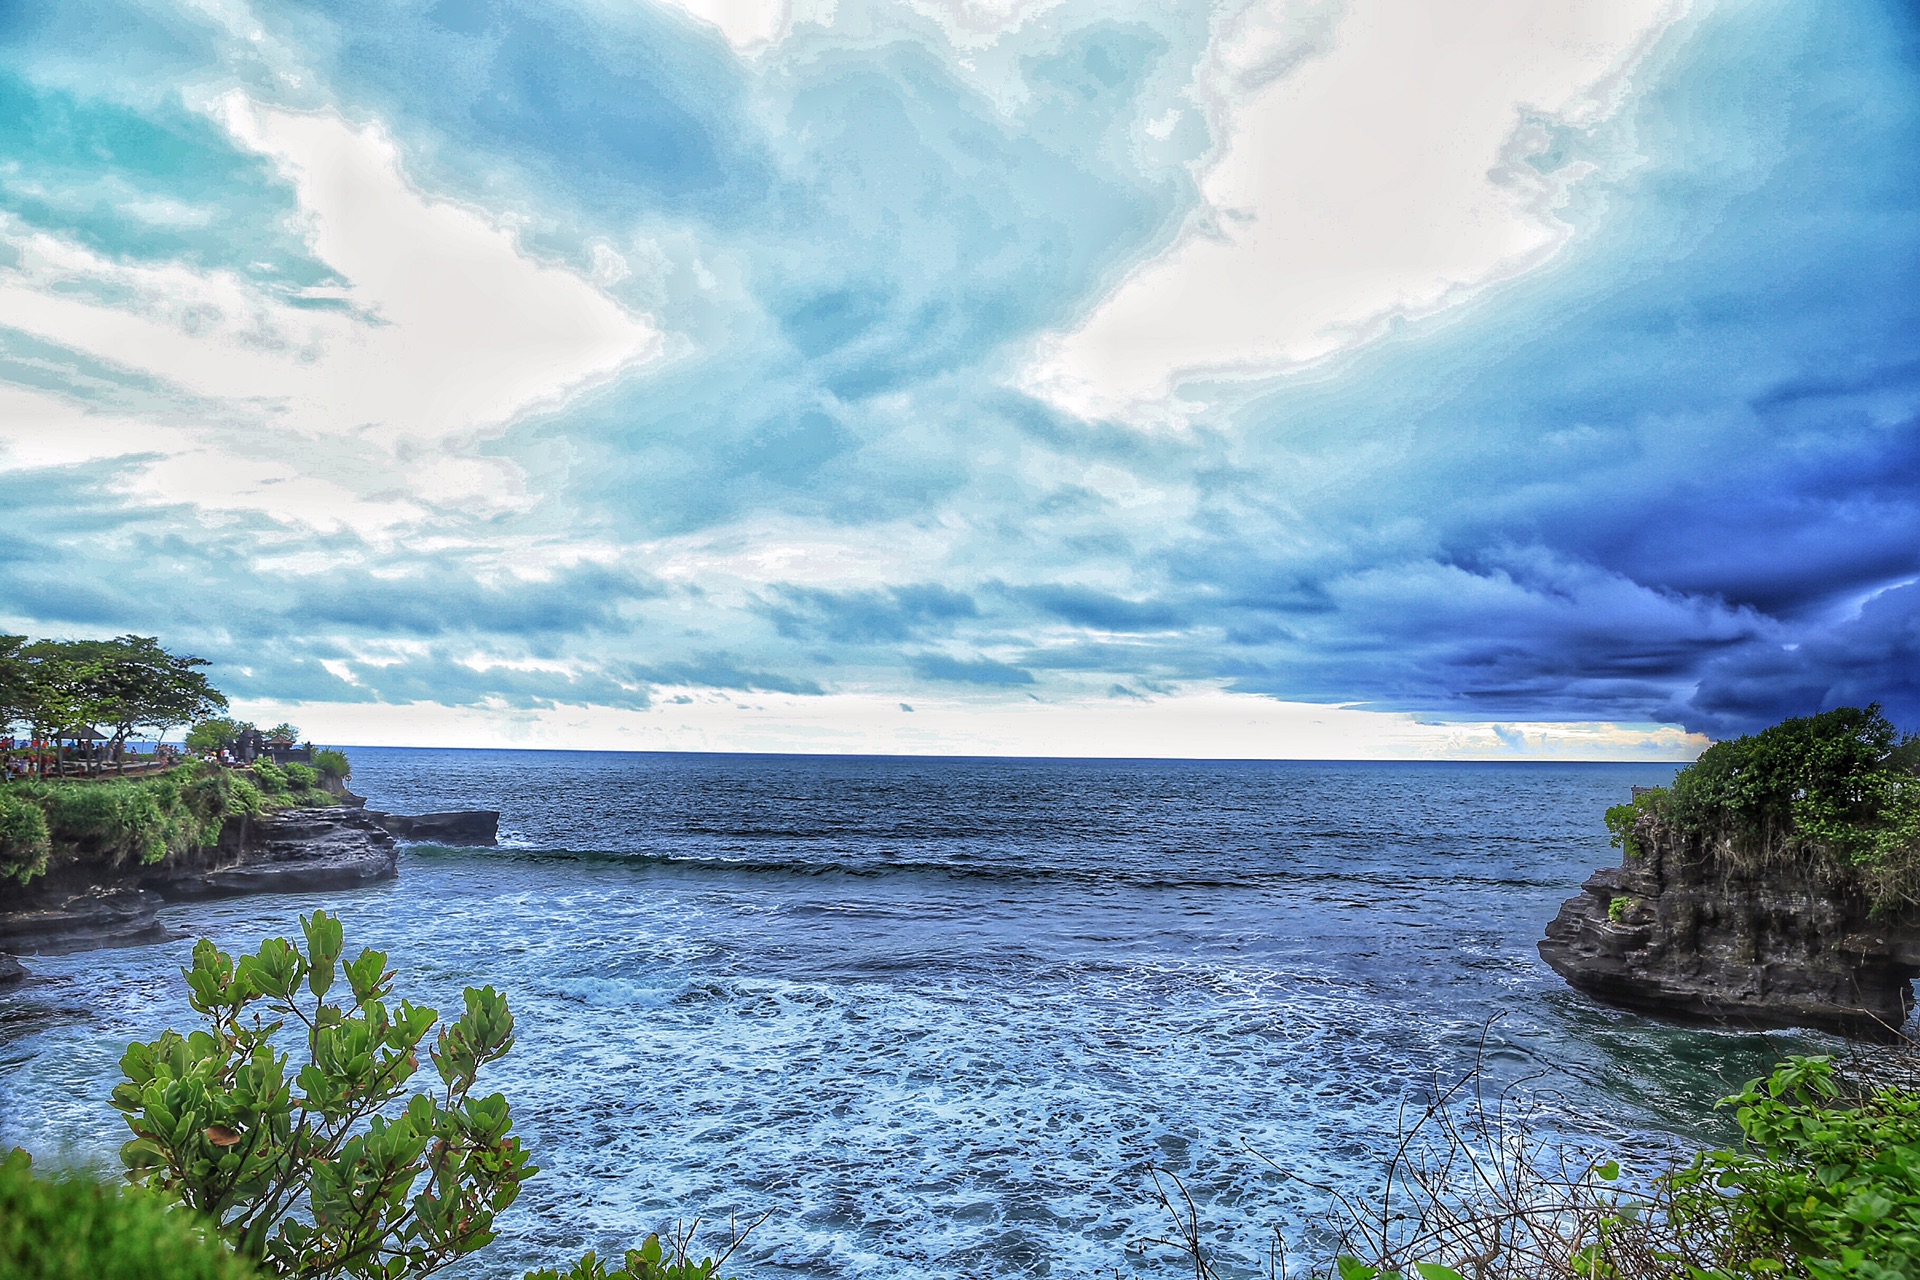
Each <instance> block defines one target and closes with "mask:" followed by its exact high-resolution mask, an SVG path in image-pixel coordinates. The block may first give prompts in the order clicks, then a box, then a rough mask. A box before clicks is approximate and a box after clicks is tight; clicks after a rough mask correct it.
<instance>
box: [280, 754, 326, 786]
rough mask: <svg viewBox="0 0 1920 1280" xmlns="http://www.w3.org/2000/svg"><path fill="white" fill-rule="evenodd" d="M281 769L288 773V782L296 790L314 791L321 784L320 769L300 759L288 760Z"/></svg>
mask: <svg viewBox="0 0 1920 1280" xmlns="http://www.w3.org/2000/svg"><path fill="white" fill-rule="evenodd" d="M281 771H282V772H283V773H285V774H286V775H287V782H288V784H289V785H290V786H292V787H293V788H294V789H295V790H296V791H312V790H314V789H315V788H317V787H318V786H319V785H320V771H319V770H318V769H313V768H309V767H308V766H307V765H304V764H301V763H300V762H299V761H298V760H290V761H288V762H287V763H286V764H285V765H284V766H282V770H281Z"/></svg>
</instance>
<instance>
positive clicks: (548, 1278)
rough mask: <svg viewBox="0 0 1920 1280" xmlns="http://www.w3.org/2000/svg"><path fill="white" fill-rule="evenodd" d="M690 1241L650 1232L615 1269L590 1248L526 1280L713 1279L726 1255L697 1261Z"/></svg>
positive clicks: (532, 1274)
mask: <svg viewBox="0 0 1920 1280" xmlns="http://www.w3.org/2000/svg"><path fill="white" fill-rule="evenodd" d="M735 1243H736V1244H737V1243H738V1242H737V1241H736V1242H735ZM688 1244H689V1242H688V1241H687V1240H686V1239H684V1238H676V1239H674V1240H672V1241H669V1242H668V1243H666V1244H664V1245H663V1244H662V1243H661V1241H660V1237H659V1235H657V1234H655V1235H650V1236H648V1237H647V1239H646V1242H645V1243H644V1244H642V1245H641V1246H640V1247H639V1248H638V1249H629V1250H627V1256H626V1260H625V1262H624V1263H622V1264H620V1265H618V1266H616V1267H615V1268H614V1269H613V1270H612V1271H609V1270H607V1264H606V1263H605V1262H602V1261H601V1260H600V1257H599V1255H597V1254H595V1253H594V1252H593V1251H592V1250H588V1251H587V1254H586V1256H585V1257H583V1258H581V1259H580V1261H578V1262H576V1263H574V1264H573V1266H571V1267H569V1268H567V1270H565V1271H556V1270H554V1269H553V1268H551V1267H548V1268H547V1269H545V1270H543V1271H529V1272H527V1274H526V1280H714V1276H715V1275H716V1274H717V1273H718V1272H719V1270H720V1263H721V1262H722V1261H724V1258H722V1259H714V1258H702V1259H700V1260H699V1261H698V1262H695V1261H694V1259H693V1255H692V1254H691V1253H689V1252H688V1251H687V1250H688ZM729 1252H731V1250H729Z"/></svg>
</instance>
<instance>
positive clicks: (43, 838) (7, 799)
mask: <svg viewBox="0 0 1920 1280" xmlns="http://www.w3.org/2000/svg"><path fill="white" fill-rule="evenodd" d="M51 847H52V845H51V842H50V840H49V838H48V834H47V815H46V814H44V813H42V812H41V811H40V806H39V805H37V804H34V803H33V802H32V801H30V800H27V799H24V798H23V797H21V796H19V795H10V794H8V793H7V792H6V791H0V879H7V878H11V879H14V880H20V881H23V882H24V881H27V880H31V879H32V878H33V877H35V876H37V875H39V874H40V873H41V872H42V871H45V870H46V869H47V851H48V849H49V848H51Z"/></svg>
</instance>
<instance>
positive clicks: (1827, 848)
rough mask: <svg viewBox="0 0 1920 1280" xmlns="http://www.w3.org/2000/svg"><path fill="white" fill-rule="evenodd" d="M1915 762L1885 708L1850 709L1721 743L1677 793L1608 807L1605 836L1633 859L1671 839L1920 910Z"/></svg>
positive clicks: (1689, 770)
mask: <svg viewBox="0 0 1920 1280" xmlns="http://www.w3.org/2000/svg"><path fill="white" fill-rule="evenodd" d="M1917 762H1920V740H1916V739H1915V738H1914V737H1912V736H1904V737H1903V736H1902V735H1901V734H1900V732H1899V731H1898V730H1897V729H1895V728H1894V727H1893V725H1892V724H1890V723H1888V721H1887V719H1886V718H1885V717H1884V716H1883V715H1881V714H1880V708H1879V707H1878V706H1871V707H1868V708H1866V709H1865V710H1861V709H1859V708H1857V707H1841V708H1839V709H1838V710H1834V711H1828V712H1823V713H1822V714H1820V715H1817V716H1805V717H1801V718H1799V719H1793V720H1785V721H1782V722H1781V723H1779V724H1777V725H1774V726H1773V727H1772V728H1770V729H1764V730H1762V731H1761V732H1759V733H1756V734H1752V735H1750V736H1748V737H1744V738H1733V739H1730V740H1728V741H1726V742H1718V743H1715V744H1714V745H1713V746H1711V747H1709V748H1707V750H1706V751H1704V752H1702V753H1701V755H1700V758H1699V759H1698V760H1696V761H1694V762H1693V763H1692V764H1690V765H1688V766H1687V767H1686V768H1684V769H1682V770H1681V771H1680V772H1679V774H1678V775H1676V776H1675V778H1674V780H1673V786H1672V787H1671V788H1670V789H1668V790H1665V791H1653V792H1651V793H1648V794H1644V795H1640V796H1637V797H1635V799H1634V801H1633V802H1632V803H1631V804H1626V805H1615V806H1614V807H1613V808H1611V809H1609V810H1607V815H1606V821H1607V827H1608V829H1609V830H1610V831H1611V832H1612V833H1613V842H1614V843H1615V844H1616V845H1620V846H1622V847H1623V848H1624V849H1625V850H1626V853H1627V856H1628V857H1639V856H1640V855H1641V853H1642V852H1643V845H1644V844H1645V842H1647V841H1648V840H1653V839H1658V838H1660V837H1661V836H1662V835H1663V834H1664V835H1672V836H1677V837H1679V838H1681V839H1682V840H1684V841H1686V842H1687V843H1689V844H1690V845H1691V846H1692V847H1693V848H1694V849H1695V850H1696V851H1697V852H1700V853H1702V854H1704V855H1705V856H1708V857H1712V858H1714V859H1717V860H1719V861H1721V862H1724V863H1726V864H1729V865H1731V866H1734V867H1737V868H1739V869H1742V870H1745V871H1749V872H1752V871H1758V870H1760V869H1763V868H1765V867H1768V866H1775V865H1782V864H1786V863H1799V864H1802V865H1807V866H1811V867H1814V868H1817V869H1819V870H1820V871H1821V872H1823V873H1824V874H1826V875H1829V876H1832V877H1834V878H1836V879H1837V880H1840V881H1848V882H1851V883H1853V884H1854V885H1856V886H1857V887H1858V888H1859V889H1860V890H1861V891H1862V892H1864V893H1866V894H1867V895H1868V896H1869V897H1870V898H1871V899H1872V901H1873V904H1874V906H1875V908H1876V909H1878V910H1882V911H1886V910H1894V909H1898V908H1900V907H1904V906H1908V905H1912V904H1915V903H1920V773H1916V771H1915V766H1916V763H1917Z"/></svg>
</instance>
